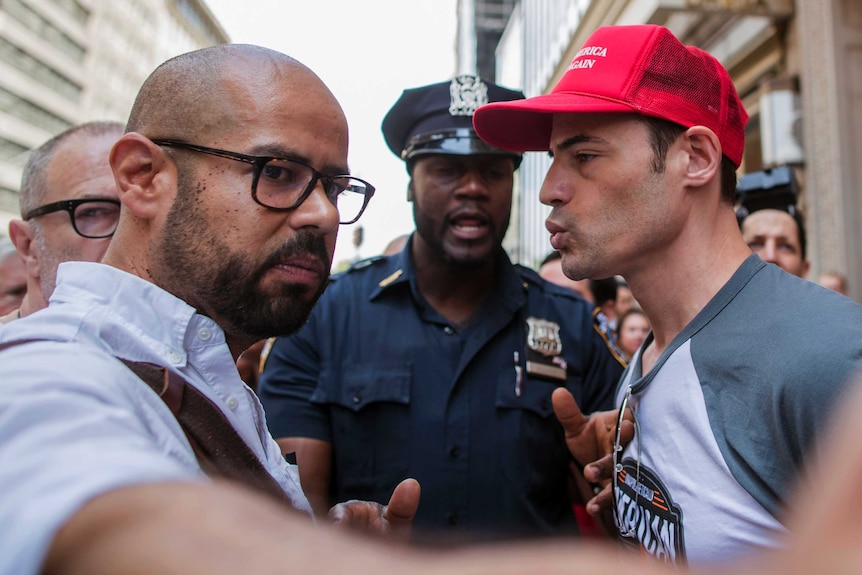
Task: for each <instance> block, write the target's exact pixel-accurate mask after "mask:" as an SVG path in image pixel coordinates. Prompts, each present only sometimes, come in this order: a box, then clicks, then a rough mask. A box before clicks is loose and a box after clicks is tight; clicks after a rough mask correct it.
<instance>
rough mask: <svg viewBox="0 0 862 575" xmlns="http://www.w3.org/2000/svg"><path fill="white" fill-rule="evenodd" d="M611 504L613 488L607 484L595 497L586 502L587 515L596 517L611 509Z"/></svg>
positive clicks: (612, 501) (612, 502)
mask: <svg viewBox="0 0 862 575" xmlns="http://www.w3.org/2000/svg"><path fill="white" fill-rule="evenodd" d="M613 504H614V497H613V487H612V485H611V484H610V483H608V484H607V485H605V487H604V488H603V489H602V490H601V491H599V493H598V494H597V495H596V496H595V497H593V498H592V499H590V500H589V501H587V506H586V507H587V513H589V514H590V515H593V516H597V515H599V514H601V513H602V512H603V511H607V510H610V509H613Z"/></svg>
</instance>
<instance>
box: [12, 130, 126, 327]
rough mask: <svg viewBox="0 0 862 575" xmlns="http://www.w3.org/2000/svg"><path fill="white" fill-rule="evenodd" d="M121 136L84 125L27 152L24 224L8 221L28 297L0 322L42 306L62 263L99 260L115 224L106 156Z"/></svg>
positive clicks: (118, 132)
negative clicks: (19, 257) (22, 269)
mask: <svg viewBox="0 0 862 575" xmlns="http://www.w3.org/2000/svg"><path fill="white" fill-rule="evenodd" d="M122 135H123V125H122V124H121V123H119V122H88V123H86V124H80V125H78V126H74V127H72V128H69V129H68V130H66V131H64V132H62V133H60V134H58V135H56V136H54V137H53V138H51V139H50V140H48V141H47V142H45V143H44V144H42V145H41V146H39V147H38V148H36V149H35V150H33V152H32V153H31V154H30V158H29V159H28V161H27V165H26V166H25V167H24V173H23V175H22V178H21V193H20V203H21V214H22V219H20V220H12V221H11V222H10V223H9V236H10V237H11V238H12V241H13V242H14V244H15V248H16V249H17V250H18V253H19V255H20V256H21V259H22V260H23V261H24V263H25V266H26V273H27V295H26V296H25V297H24V300H23V301H22V302H21V307H20V308H18V309H16V310H13V311H12V312H11V313H8V314H7V315H5V316H3V317H2V318H0V323H8V322H9V321H11V320H13V319H17V318H19V317H24V316H27V315H29V314H31V313H33V312H35V311H38V310H40V309H42V308H44V307H46V306H47V305H48V299H49V298H50V297H51V293H52V292H53V291H54V284H55V281H56V280H55V278H56V277H57V267H58V266H59V265H60V264H61V263H63V262H67V261H86V262H98V261H100V260H101V259H102V256H104V255H105V250H107V249H108V242H110V241H111V236H112V235H113V234H114V230H116V229H117V222H118V221H119V219H120V202H119V200H118V199H117V186H116V183H115V181H114V174H113V173H112V172H111V166H110V164H109V163H108V154H109V153H110V151H111V146H113V145H114V142H116V141H117V139H119V137H120V136H122Z"/></svg>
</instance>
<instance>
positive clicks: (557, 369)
mask: <svg viewBox="0 0 862 575" xmlns="http://www.w3.org/2000/svg"><path fill="white" fill-rule="evenodd" d="M527 348H528V349H527V373H528V374H531V375H538V376H541V377H544V378H547V379H553V380H556V381H565V380H566V367H567V366H566V361H565V359H563V358H562V357H560V354H561V353H563V342H562V340H561V339H560V324H558V323H556V322H553V321H550V320H547V319H541V318H537V317H528V318H527Z"/></svg>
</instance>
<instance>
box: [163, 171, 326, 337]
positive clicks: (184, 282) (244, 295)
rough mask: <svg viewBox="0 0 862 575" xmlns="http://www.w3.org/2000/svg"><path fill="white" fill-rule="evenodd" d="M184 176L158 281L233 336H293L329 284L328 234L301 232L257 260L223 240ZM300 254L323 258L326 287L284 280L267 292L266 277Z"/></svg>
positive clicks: (166, 235) (166, 229) (168, 223)
mask: <svg viewBox="0 0 862 575" xmlns="http://www.w3.org/2000/svg"><path fill="white" fill-rule="evenodd" d="M180 180H181V181H179V182H178V190H177V197H176V199H175V200H174V204H173V205H172V206H171V209H170V211H169V212H168V216H167V218H166V220H165V227H164V230H163V233H162V236H161V238H159V241H158V245H157V246H156V250H155V252H156V253H154V254H153V255H154V258H153V269H152V273H151V275H152V276H153V279H154V280H155V282H156V283H157V284H158V285H159V286H160V287H162V288H164V289H166V290H167V291H170V292H171V293H173V294H174V295H176V296H177V297H180V298H181V299H184V300H185V301H186V302H187V303H189V304H190V305H193V306H195V307H196V308H197V310H198V312H200V313H202V314H204V315H207V316H209V317H211V318H212V319H213V320H215V321H216V322H217V323H218V324H219V325H220V326H221V328H222V329H223V330H224V331H225V333H226V334H227V335H228V337H230V336H235V337H237V336H238V337H245V338H248V339H254V340H259V339H265V338H267V337H273V336H282V335H289V334H291V333H293V332H295V331H296V330H298V329H299V328H300V327H302V325H303V324H304V323H305V321H306V320H307V319H308V315H309V314H310V313H311V309H312V307H314V304H315V303H316V302H317V299H318V298H319V297H320V295H321V294H322V293H323V291H324V289H325V288H326V285H327V279H328V270H329V268H330V265H331V260H330V257H329V253H328V251H327V249H326V243H325V241H324V238H323V237H321V236H319V235H315V234H313V233H311V232H309V231H301V232H297V233H296V234H295V235H293V236H292V237H290V238H289V239H288V240H287V241H285V242H284V243H283V244H282V245H281V246H280V247H279V248H278V249H277V250H275V251H274V252H272V253H271V254H270V255H269V256H268V257H267V258H266V259H265V260H264V261H263V262H262V263H255V262H253V261H251V256H250V255H249V254H243V253H233V252H231V250H230V247H229V246H228V245H227V244H225V243H224V242H222V241H221V240H220V238H219V235H218V231H217V230H216V229H215V227H214V226H212V225H210V224H209V223H208V222H207V220H206V217H205V215H204V212H203V211H202V210H200V209H199V207H198V205H197V201H198V199H199V198H200V194H199V193H196V192H200V190H195V191H192V189H191V188H190V186H187V185H186V184H187V182H184V181H182V180H183V178H182V177H181V178H180ZM296 254H306V255H311V256H313V257H315V258H317V259H319V260H320V261H321V262H323V265H322V266H321V268H322V269H325V270H326V275H325V276H324V277H322V278H321V279H320V285H319V286H317V288H316V289H315V288H313V287H310V286H308V285H305V284H287V283H282V284H279V285H278V286H277V287H276V288H272V289H270V290H269V291H268V292H266V291H264V290H263V289H262V287H261V280H262V278H263V276H264V275H266V273H267V272H269V271H270V270H272V268H273V267H274V266H275V265H277V264H278V263H280V262H283V261H285V260H286V259H287V258H289V257H291V256H293V255H296ZM156 274H158V275H156Z"/></svg>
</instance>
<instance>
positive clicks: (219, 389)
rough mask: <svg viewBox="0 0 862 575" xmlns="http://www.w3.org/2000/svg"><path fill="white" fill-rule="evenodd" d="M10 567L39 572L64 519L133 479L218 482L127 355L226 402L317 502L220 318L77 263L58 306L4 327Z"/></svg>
mask: <svg viewBox="0 0 862 575" xmlns="http://www.w3.org/2000/svg"><path fill="white" fill-rule="evenodd" d="M26 339H38V340H44V339H51V340H53V341H40V342H38V343H28V344H20V345H14V346H12V347H10V348H9V349H7V350H5V351H2V352H0V461H2V462H3V463H2V464H0V492H2V493H3V497H0V575H13V574H14V575H26V574H29V573H34V574H35V573H38V571H39V568H40V565H41V562H42V560H43V557H44V554H45V553H46V551H47V547H48V545H49V544H50V541H51V538H52V537H53V535H54V533H55V531H56V529H58V528H59V527H60V526H61V525H62V524H63V523H64V522H65V521H66V520H67V519H68V518H69V517H70V516H71V515H73V514H74V513H75V511H76V510H77V509H78V508H79V507H80V506H81V505H82V504H83V503H85V502H86V501H87V500H89V499H91V498H93V497H95V496H97V495H99V494H101V493H104V492H106V491H109V490H111V489H116V488H119V487H122V486H127V485H133V484H140V483H149V482H162V481H206V477H205V476H204V475H203V472H202V471H201V469H200V466H199V465H198V463H197V460H196V458H195V456H194V453H193V451H192V450H191V447H190V446H189V444H188V441H187V440H186V438H185V435H184V433H183V431H182V429H181V428H180V426H179V424H178V423H177V421H176V419H175V418H174V416H173V414H172V413H171V412H170V410H169V409H168V408H167V406H166V405H165V404H164V402H163V401H162V400H161V399H160V398H159V397H158V396H157V395H156V394H155V393H154V392H153V391H152V390H151V389H150V388H149V387H148V386H147V385H146V384H145V383H143V382H142V381H141V380H140V379H138V378H137V377H136V376H135V375H134V374H133V373H132V372H131V371H130V370H128V369H127V368H126V367H125V366H124V365H123V364H122V363H120V362H119V361H117V360H116V359H115V357H121V358H124V359H127V360H130V361H142V362H148V363H153V364H157V365H160V366H163V367H167V368H169V369H171V370H172V371H175V372H177V373H179V374H181V375H182V376H183V377H184V378H185V379H186V381H187V382H189V384H190V385H193V386H194V387H195V388H196V389H198V390H199V391H201V393H203V394H204V395H205V396H206V397H208V398H209V399H210V400H211V401H213V402H214V403H215V404H216V405H217V406H218V407H219V408H220V410H221V411H222V412H223V413H224V414H225V416H226V417H227V419H228V420H229V421H230V422H231V424H232V425H233V426H234V427H235V428H236V430H237V432H238V433H239V435H240V436H241V437H242V438H243V439H244V440H245V442H246V444H247V445H248V446H249V448H250V449H251V450H252V451H253V452H254V453H255V454H256V455H257V456H258V458H259V459H260V460H261V461H262V462H263V463H264V465H265V467H266V468H267V470H268V471H269V472H270V474H271V475H272V476H273V477H274V478H275V479H276V480H277V481H278V482H279V484H280V485H281V486H282V487H283V488H284V489H285V492H286V493H287V494H288V496H289V497H290V499H291V501H292V502H293V504H294V506H295V507H297V508H298V509H300V510H302V511H305V512H307V513H309V514H310V512H311V510H310V507H309V505H308V502H307V500H306V498H305V496H304V495H303V494H302V491H301V488H300V486H299V481H298V474H297V472H296V468H295V466H291V465H288V464H287V463H286V462H285V461H284V458H283V457H282V456H281V452H280V449H279V447H278V445H277V444H276V442H275V441H274V440H273V439H272V437H271V436H270V435H269V433H268V432H267V431H266V425H265V420H264V415H263V409H262V408H261V406H260V403H259V402H258V400H257V397H256V395H255V394H254V393H253V392H252V391H251V390H250V389H248V387H247V386H246V385H245V384H244V383H243V382H242V381H241V379H240V378H239V375H238V373H237V370H236V366H235V364H234V362H233V358H232V356H231V354H230V351H229V349H228V347H227V345H226V343H225V339H224V333H223V332H222V330H221V329H220V328H219V326H218V325H216V324H215V323H214V322H213V321H212V320H211V319H209V318H207V317H204V316H201V315H199V314H197V313H195V311H194V309H193V308H191V307H190V306H188V305H187V304H185V303H184V302H183V301H181V300H179V299H177V298H175V297H174V296H172V295H171V294H169V293H167V292H165V291H163V290H161V289H160V288H158V287H156V286H155V285H153V284H151V283H149V282H146V281H144V280H142V279H140V278H138V277H136V276H133V275H130V274H126V273H124V272H121V271H119V270H116V269H114V268H111V267H108V266H103V265H100V264H90V263H64V264H62V265H61V266H60V270H59V272H58V284H57V288H56V290H55V292H54V295H53V296H52V298H51V305H50V307H49V308H48V309H47V310H43V311H40V312H38V313H36V314H33V315H32V316H29V317H28V318H24V319H21V320H17V321H15V322H12V323H10V324H7V325H4V326H2V327H0V345H2V344H3V343H4V342H8V341H13V340H14V341H18V340H26Z"/></svg>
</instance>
